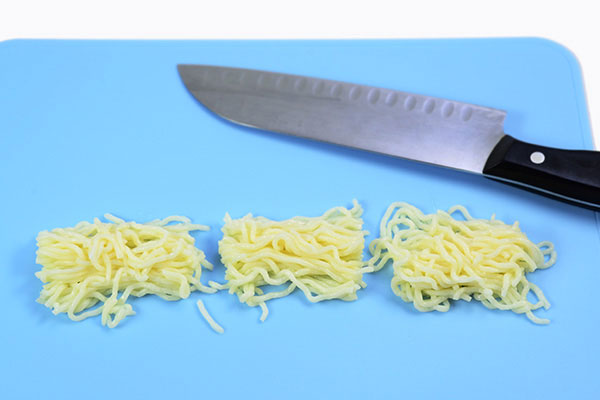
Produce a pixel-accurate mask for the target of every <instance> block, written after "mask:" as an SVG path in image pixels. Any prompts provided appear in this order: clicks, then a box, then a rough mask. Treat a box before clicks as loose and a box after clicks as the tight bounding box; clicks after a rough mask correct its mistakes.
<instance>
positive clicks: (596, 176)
mask: <svg viewBox="0 0 600 400" xmlns="http://www.w3.org/2000/svg"><path fill="white" fill-rule="evenodd" d="M483 174H484V175H486V176H487V177H489V178H493V179H499V180H502V181H507V182H509V183H513V184H517V185H521V186H525V187H526V188H527V189H533V190H534V191H540V192H542V194H546V195H550V196H552V197H557V198H559V199H562V200H565V201H567V202H569V203H573V202H575V203H577V204H578V205H583V206H587V207H589V208H592V209H594V210H596V211H600V152H598V151H586V150H560V149H554V148H551V147H544V146H538V145H534V144H530V143H525V142H522V141H520V140H517V139H515V138H513V137H512V136H509V135H506V136H504V137H503V138H502V139H501V140H500V142H498V144H497V145H496V147H495V148H494V150H492V153H491V154H490V156H489V158H488V160H487V162H486V164H485V167H484V169H483Z"/></svg>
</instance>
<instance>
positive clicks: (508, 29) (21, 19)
mask: <svg viewBox="0 0 600 400" xmlns="http://www.w3.org/2000/svg"><path fill="white" fill-rule="evenodd" d="M595 3H596V2H595V1H592V0H568V1H555V0H546V1H542V0H531V1H528V0H520V1H517V0H496V1H486V0H480V1H475V0H447V1H442V0H411V1H402V0H400V1H383V0H362V1H353V0H346V1H338V0H335V1H326V0H320V1H319V0H299V1H293V2H286V1H283V0H280V1H276V0H250V1H226V0H221V1H219V0H213V1H208V2H207V1H202V0H198V1H189V0H165V1H155V0H145V1H143V0H133V1H127V0H104V1H97V2H96V1H85V0H79V1H76V0H46V1H43V0H12V1H8V0H0V40H5V39H12V38H99V39H100V38H127V39H139V38H152V39H154V38H156V39H176V38H180V39H213V38H223V39H225V38H227V39H229V38H238V39H239V38H311V39H312V38H442V37H444V38H446V37H451V38H454V37H457V38H463V37H507V36H540V37H545V38H548V39H552V40H555V41H557V42H559V43H561V44H563V45H565V46H567V47H568V48H569V49H571V51H573V52H574V53H575V55H576V56H577V57H578V59H579V62H580V64H581V66H582V69H583V74H584V82H585V86H586V91H587V98H588V107H589V110H590V118H591V122H592V129H594V128H596V129H600V128H598V127H599V126H600V45H599V44H598V41H599V40H598V38H599V37H600V28H599V21H598V19H599V15H600V14H599V13H598V12H597V11H596V8H598V7H594V4H595ZM1 61H2V60H0V62H1ZM0 90H2V88H0ZM595 137H596V148H600V134H596V135H595Z"/></svg>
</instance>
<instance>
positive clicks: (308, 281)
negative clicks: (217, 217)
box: [209, 200, 367, 321]
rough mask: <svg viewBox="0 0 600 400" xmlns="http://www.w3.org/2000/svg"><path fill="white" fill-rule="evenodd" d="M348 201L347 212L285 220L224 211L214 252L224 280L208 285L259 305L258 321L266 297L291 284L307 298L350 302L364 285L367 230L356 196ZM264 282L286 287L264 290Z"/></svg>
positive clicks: (264, 309)
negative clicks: (236, 215)
mask: <svg viewBox="0 0 600 400" xmlns="http://www.w3.org/2000/svg"><path fill="white" fill-rule="evenodd" d="M353 204H354V207H353V208H352V209H351V210H348V209H347V208H344V207H336V208H332V209H331V210H329V211H327V212H325V214H323V215H322V216H320V217H313V218H309V217H294V218H291V219H289V220H286V221H272V220H269V219H266V218H264V217H253V216H252V214H248V215H246V216H245V217H243V218H240V219H231V217H230V216H229V214H227V215H225V225H224V226H223V228H222V231H223V239H222V240H221V241H220V242H219V253H220V255H221V261H222V262H223V265H225V268H226V272H225V279H226V281H227V283H226V284H225V285H221V284H218V283H215V282H209V285H211V286H212V287H214V288H217V289H229V292H230V293H235V294H237V296H238V298H239V300H240V301H241V302H242V303H246V304H248V305H249V306H253V307H256V306H259V307H260V308H261V310H262V315H261V318H260V319H261V321H264V320H265V318H266V317H267V315H268V308H267V306H266V302H267V301H268V300H271V299H275V298H278V297H284V296H287V295H288V294H290V293H292V292H293V291H294V290H295V289H296V288H299V289H300V290H302V292H304V294H305V295H306V298H307V299H308V300H310V301H311V302H318V301H322V300H328V299H341V300H348V301H349V300H355V299H356V298H357V296H356V291H357V290H359V289H360V288H364V287H366V284H365V283H364V282H363V280H362V275H363V272H364V263H363V261H362V252H363V248H364V243H365V239H364V236H365V235H366V234H367V232H366V231H363V230H362V226H363V221H362V219H361V215H362V208H361V207H360V205H359V204H358V202H356V200H355V201H354V203H353ZM264 285H272V286H279V285H287V287H286V288H285V289H283V290H280V291H271V292H269V293H265V292H263V290H262V289H261V286H264Z"/></svg>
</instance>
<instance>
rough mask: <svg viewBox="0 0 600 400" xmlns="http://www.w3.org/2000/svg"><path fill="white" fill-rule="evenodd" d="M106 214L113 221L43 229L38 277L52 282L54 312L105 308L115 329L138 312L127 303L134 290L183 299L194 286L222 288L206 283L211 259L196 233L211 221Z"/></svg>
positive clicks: (44, 295) (45, 297) (47, 292)
mask: <svg viewBox="0 0 600 400" xmlns="http://www.w3.org/2000/svg"><path fill="white" fill-rule="evenodd" d="M105 218H106V219H107V220H109V221H110V222H108V223H104V222H100V221H99V220H98V219H95V220H94V222H93V223H89V222H80V223H79V224H77V225H76V226H75V227H73V228H65V229H54V230H52V231H51V232H47V231H44V232H41V233H40V234H39V235H38V237H37V244H38V251H37V263H39V264H41V265H42V270H41V271H39V272H37V273H36V276H37V277H38V278H39V279H40V280H41V281H42V282H44V283H45V285H44V287H43V289H42V292H41V294H40V297H39V299H38V301H39V302H40V303H42V304H44V305H45V306H46V307H48V308H51V309H52V311H53V313H54V314H58V313H67V315H68V316H69V318H71V319H72V320H75V321H80V320H82V319H85V318H88V317H91V316H94V315H98V314H102V324H103V325H108V326H109V327H111V328H112V327H115V326H116V325H117V324H118V323H119V322H120V321H121V320H122V319H123V318H125V317H126V316H128V315H133V314H135V312H134V311H133V309H132V307H131V305H130V304H127V303H126V301H127V298H128V297H129V296H130V295H133V296H138V297H139V296H144V295H146V294H155V295H158V296H160V297H162V298H163V299H165V300H179V299H182V298H187V297H188V296H189V295H190V291H193V290H200V291H203V292H214V291H215V290H214V289H212V288H209V287H206V286H204V285H203V284H201V283H200V275H201V274H202V267H204V268H207V269H212V265H211V264H210V263H209V262H208V261H206V259H205V257H204V253H203V252H202V251H200V250H198V249H197V248H196V247H195V246H194V238H193V237H192V236H191V235H190V234H189V232H190V231H194V230H208V229H209V228H208V227H207V226H204V225H195V224H192V223H191V222H190V220H189V219H188V218H185V217H179V216H173V217H168V218H165V219H163V220H155V221H152V222H148V223H146V224H138V223H136V222H125V221H124V220H122V219H119V218H117V217H114V216H112V215H110V214H106V215H105ZM119 292H121V296H120V297H118V294H119ZM97 303H101V305H99V306H98V307H96V308H92V307H94V306H95V305H96V304H97ZM91 308H92V309H91ZM86 310H87V311H86ZM111 316H112V318H111Z"/></svg>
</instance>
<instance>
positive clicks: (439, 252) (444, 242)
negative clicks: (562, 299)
mask: <svg viewBox="0 0 600 400" xmlns="http://www.w3.org/2000/svg"><path fill="white" fill-rule="evenodd" d="M455 212H459V213H461V214H462V216H463V217H464V220H456V219H454V218H453V217H452V215H451V214H453V213H455ZM380 230H381V233H380V237H379V238H378V239H375V240H373V241H372V242H371V244H370V251H371V254H372V255H373V258H372V259H371V260H370V261H369V266H370V268H371V270H374V271H376V270H379V269H381V268H382V267H383V266H384V265H385V264H386V263H387V262H388V261H389V260H391V261H392V262H393V268H394V277H393V279H392V289H393V291H394V293H395V294H396V295H398V296H400V297H401V298H402V299H403V300H404V301H408V302H413V304H414V306H415V308H417V309H418V310H420V311H432V310H437V311H448V309H449V308H450V301H449V300H450V299H452V300H459V299H462V300H466V301H470V300H471V298H474V299H476V300H479V301H481V302H482V303H483V304H484V305H485V306H486V307H488V308H492V309H500V310H512V311H514V312H516V313H525V314H526V315H527V317H528V318H529V319H530V320H532V321H533V322H535V323H539V324H546V323H548V322H549V321H548V320H546V319H541V318H538V317H536V316H535V315H534V314H533V312H532V311H533V310H536V309H539V308H541V307H544V308H546V309H547V308H548V307H550V304H549V303H548V301H547V300H546V298H545V297H544V294H543V293H542V291H541V290H540V289H539V288H538V287H537V286H536V285H535V284H533V283H531V282H529V281H528V280H527V278H526V276H525V275H526V273H528V272H533V271H535V270H536V269H538V268H548V267H549V266H551V265H552V264H554V262H555V260H556V253H555V252H554V249H553V246H552V243H550V242H542V243H539V244H537V245H536V244H534V243H532V242H531V241H530V240H529V239H528V238H527V236H526V235H525V234H524V233H523V232H521V230H520V229H519V225H518V223H514V224H513V225H507V224H505V223H504V222H502V221H499V220H496V219H494V217H492V219H491V220H482V219H474V218H472V217H471V216H470V215H469V213H468V212H467V210H466V209H465V208H464V207H461V206H455V207H452V208H451V209H450V210H449V211H448V212H447V213H446V212H444V211H438V212H437V213H436V214H429V215H424V214H423V213H422V212H421V211H420V210H418V209H417V208H415V207H413V206H411V205H409V204H406V203H393V204H392V205H391V206H390V207H389V208H388V210H387V211H386V213H385V215H384V217H383V219H382V221H381V226H380ZM546 256H549V257H548V260H545V258H546ZM530 292H532V293H533V294H534V295H535V297H537V301H536V302H535V303H531V302H530V301H529V300H528V299H527V295H528V294H529V293H530Z"/></svg>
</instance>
